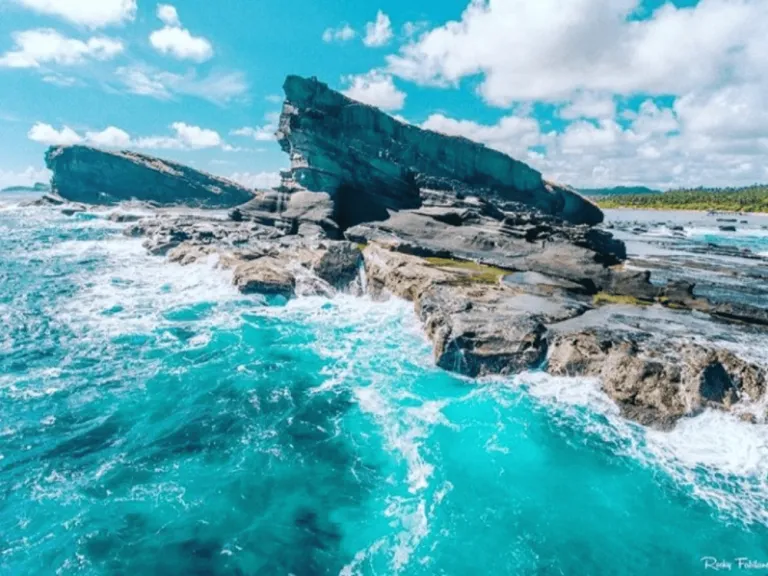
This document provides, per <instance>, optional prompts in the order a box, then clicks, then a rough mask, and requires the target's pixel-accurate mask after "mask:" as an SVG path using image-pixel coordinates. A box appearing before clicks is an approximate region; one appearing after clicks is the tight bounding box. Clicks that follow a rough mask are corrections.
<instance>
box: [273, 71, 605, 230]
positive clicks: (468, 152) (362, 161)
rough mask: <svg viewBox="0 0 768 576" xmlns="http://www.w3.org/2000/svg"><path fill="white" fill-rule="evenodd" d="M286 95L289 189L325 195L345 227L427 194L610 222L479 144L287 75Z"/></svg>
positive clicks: (283, 122)
mask: <svg viewBox="0 0 768 576" xmlns="http://www.w3.org/2000/svg"><path fill="white" fill-rule="evenodd" d="M284 89H285V94H286V102H285V104H284V105H283V111H282V115H281V117H280V124H279V129H278V132H277V136H278V141H279V142H280V145H281V146H282V148H283V150H284V151H285V152H286V153H288V154H289V155H290V158H291V170H290V171H289V173H287V174H286V175H285V178H284V182H283V188H285V189H287V190H290V189H293V188H297V187H298V188H302V189H306V190H310V191H313V192H325V193H328V194H329V195H330V196H331V198H333V200H334V202H335V204H336V209H335V219H336V222H337V223H338V224H339V226H340V227H341V229H342V230H344V229H346V228H348V227H350V226H353V225H355V224H358V223H361V222H368V221H373V220H382V219H384V218H386V216H387V213H386V210H388V209H389V210H402V209H408V208H417V207H418V206H420V205H421V191H422V190H434V191H443V192H448V191H449V192H451V193H452V195H453V196H470V195H471V196H478V197H481V198H486V199H493V200H498V201H501V202H503V201H510V202H515V203H519V204H521V205H524V206H526V207H527V209H529V210H531V209H535V210H538V211H541V212H544V213H547V214H553V215H557V216H559V217H561V218H563V219H564V220H568V221H570V222H574V223H587V224H596V223H598V222H601V221H602V219H603V214H602V212H601V211H600V209H599V208H597V207H596V206H595V205H594V204H592V203H591V202H589V201H588V200H585V199H584V198H583V197H581V196H580V195H579V194H578V193H577V192H576V191H574V190H572V189H570V188H567V187H564V186H558V185H555V184H552V183H550V182H546V181H545V180H544V179H543V178H542V176H541V174H540V173H539V172H537V171H536V170H534V169H533V168H531V167H529V166H527V165H526V164H524V163H522V162H519V161H517V160H514V159H512V158H510V157H509V156H506V155H505V154H502V153H501V152H497V151H495V150H492V149H490V148H487V147H485V146H483V145H482V144H477V143H475V142H472V141H470V140H467V139H466V138H458V137H451V136H446V135H443V134H438V133H436V132H431V131H428V130H422V129H420V128H418V127H416V126H413V125H410V124H405V123H403V122H400V121H398V120H396V119H394V118H392V117H391V116H388V115H387V114H384V113H383V112H381V111H380V110H377V109H376V108H373V107H371V106H367V105H365V104H361V103H360V102H356V101H354V100H351V99H350V98H347V97H346V96H344V95H343V94H340V93H339V92H336V91H334V90H331V89H330V88H329V87H328V86H327V85H325V84H323V83H321V82H319V81H317V80H316V79H306V78H300V77H298V76H289V77H288V78H287V79H286V81H285V84H284Z"/></svg>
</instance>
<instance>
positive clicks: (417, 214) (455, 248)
mask: <svg viewBox="0 0 768 576" xmlns="http://www.w3.org/2000/svg"><path fill="white" fill-rule="evenodd" d="M345 236H346V237H347V239H349V240H351V241H353V242H359V243H366V242H378V243H380V244H386V245H388V246H390V247H392V248H394V249H396V250H398V251H401V252H405V253H409V254H413V255H417V256H435V257H449V258H456V259H461V260H471V261H475V262H479V263H483V264H487V265H491V266H497V267H500V268H504V269H506V270H510V271H533V272H539V273H542V274H545V275H548V276H551V277H554V278H560V279H565V280H569V281H572V282H576V283H578V284H580V285H582V286H583V287H584V288H585V289H586V290H588V291H590V292H596V291H598V290H599V289H600V288H601V287H603V286H604V285H605V284H606V283H607V282H608V281H609V278H610V270H609V268H608V267H609V266H612V265H615V264H617V263H619V262H621V259H622V257H623V255H624V246H623V244H622V243H621V242H617V241H615V240H613V238H612V237H611V235H610V234H609V233H607V232H605V231H602V230H598V229H596V228H590V227H587V226H572V225H566V224H563V223H562V222H558V221H555V220H553V219H547V218H546V217H541V216H537V215H535V214H531V213H528V214H512V215H504V216H503V218H502V219H501V220H496V219H494V218H490V217H488V216H485V215H483V214H481V213H478V212H477V211H475V210H472V209H452V208H420V209H416V210H402V211H400V212H395V213H393V214H392V215H391V216H390V217H389V218H388V219H387V220H385V221H383V222H372V223H368V224H360V225H358V226H355V227H353V228H350V229H348V230H347V231H346V233H345Z"/></svg>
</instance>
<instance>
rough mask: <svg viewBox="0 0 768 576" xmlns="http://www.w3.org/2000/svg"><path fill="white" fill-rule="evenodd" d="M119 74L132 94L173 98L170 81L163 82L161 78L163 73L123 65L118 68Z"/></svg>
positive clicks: (163, 98)
mask: <svg viewBox="0 0 768 576" xmlns="http://www.w3.org/2000/svg"><path fill="white" fill-rule="evenodd" d="M117 76H118V78H119V79H120V80H121V81H122V83H123V84H125V86H126V87H127V88H128V91H129V92H131V93H132V94H138V95H139V96H151V97H152V98H157V99H158V100H169V99H170V98H171V90H170V89H169V87H168V86H167V84H168V82H163V80H162V79H161V77H162V73H157V72H152V71H146V70H144V69H142V68H138V67H132V68H125V67H121V68H118V69H117Z"/></svg>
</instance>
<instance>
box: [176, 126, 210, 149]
mask: <svg viewBox="0 0 768 576" xmlns="http://www.w3.org/2000/svg"><path fill="white" fill-rule="evenodd" d="M171 128H173V130H174V131H175V132H176V138H177V139H178V140H179V141H180V142H181V143H182V144H183V145H184V146H186V147H188V148H194V149H199V148H215V147H217V146H221V136H219V134H218V132H216V131H214V130H207V129H205V128H200V127H198V126H190V125H189V124H185V123H183V122H174V123H173V124H171Z"/></svg>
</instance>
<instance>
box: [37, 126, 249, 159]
mask: <svg viewBox="0 0 768 576" xmlns="http://www.w3.org/2000/svg"><path fill="white" fill-rule="evenodd" d="M170 129H171V134H170V135H161V136H143V137H139V138H134V137H132V136H131V135H130V134H129V133H128V132H126V131H125V130H123V129H121V128H117V127H115V126H109V127H107V128H105V129H104V130H101V131H98V132H96V131H88V132H85V134H84V135H80V134H79V133H77V132H76V131H75V130H73V129H72V128H70V127H68V126H63V127H62V128H61V129H60V130H57V129H56V128H54V127H53V126H51V125H50V124H44V123H42V122H38V123H36V124H35V125H34V126H33V127H32V128H31V129H30V131H29V133H28V137H29V139H30V140H33V141H35V142H40V143H41V144H47V145H70V144H88V145H91V146H97V147H101V148H134V149H147V150H202V149H214V148H218V149H221V150H224V151H227V152H231V151H236V150H238V149H236V148H234V147H232V146H230V145H229V144H227V143H226V142H224V140H223V139H222V138H221V136H220V135H219V133H218V132H216V131H215V130H209V129H207V128H201V127H199V126H193V125H190V124H186V123H185V122H174V123H173V124H171V126H170Z"/></svg>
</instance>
